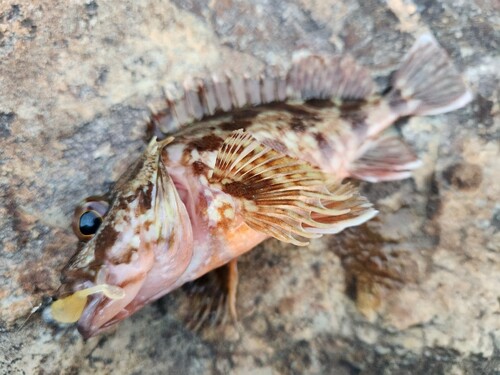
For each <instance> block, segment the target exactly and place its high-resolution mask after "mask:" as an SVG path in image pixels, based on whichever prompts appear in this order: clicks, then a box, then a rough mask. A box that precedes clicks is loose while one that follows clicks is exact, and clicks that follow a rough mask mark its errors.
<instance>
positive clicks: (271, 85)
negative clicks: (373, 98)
mask: <svg viewBox="0 0 500 375" xmlns="http://www.w3.org/2000/svg"><path fill="white" fill-rule="evenodd" d="M374 88H375V85H374V83H373V80H372V79H371V76H370V72H369V70H368V69H365V68H363V67H361V66H360V65H358V64H357V63H356V62H355V60H354V59H353V58H352V57H350V56H343V57H340V56H319V55H310V56H307V57H303V58H301V59H297V60H296V61H294V63H293V64H292V66H291V67H290V68H289V69H288V70H285V69H280V68H278V67H275V66H270V67H267V68H266V69H264V70H263V71H262V72H260V73H256V74H253V75H245V76H243V78H240V77H239V76H238V75H237V74H235V73H234V72H232V71H228V72H225V73H223V74H216V75H212V76H210V77H205V78H195V79H189V80H186V81H185V82H184V84H183V85H182V86H180V85H178V84H170V85H168V87H166V88H165V90H164V91H165V100H162V101H161V102H159V103H157V104H156V105H152V106H151V108H150V110H151V116H150V123H151V125H153V127H154V129H155V134H158V135H160V134H171V133H173V132H175V131H177V130H179V129H181V128H183V127H184V126H186V125H188V124H190V123H191V122H193V121H196V120H201V119H202V118H204V117H208V116H212V115H215V114H217V113H218V112H229V111H231V110H233V109H240V108H245V107H250V106H256V105H262V104H269V103H273V102H283V101H286V100H289V99H293V100H310V99H332V100H333V99H351V100H352V99H354V100H362V99H366V98H367V97H368V96H370V95H371V94H372V93H373V91H374Z"/></svg>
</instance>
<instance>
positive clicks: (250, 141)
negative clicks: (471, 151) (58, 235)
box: [51, 34, 473, 338]
mask: <svg viewBox="0 0 500 375" xmlns="http://www.w3.org/2000/svg"><path fill="white" fill-rule="evenodd" d="M376 91H377V90H376V85H375V83H374V81H373V79H372V77H371V73H370V71H369V70H368V69H366V68H365V67H362V66H360V65H359V64H358V63H357V62H356V61H355V59H353V58H352V57H350V56H348V55H344V56H328V55H307V56H302V57H300V58H299V59H296V60H295V61H294V62H293V63H292V64H291V66H290V67H289V68H288V69H287V70H284V71H283V70H279V69H276V67H269V68H267V69H265V70H264V71H262V72H261V73H260V74H258V75H243V76H241V75H236V74H232V73H227V74H226V75H223V76H215V75H214V76H211V77H208V78H204V79H193V80H190V81H188V82H187V83H185V84H184V86H182V87H180V88H179V87H177V88H176V89H175V90H170V91H169V92H167V94H166V100H165V104H164V108H162V109H160V110H154V111H152V116H151V124H153V125H154V134H155V136H153V137H152V139H151V141H150V142H149V144H148V145H147V147H146V150H145V152H144V154H143V155H142V156H141V158H140V159H139V160H137V161H136V162H135V164H133V165H132V166H131V167H130V168H128V169H127V171H126V172H125V173H124V174H123V175H122V176H121V177H120V178H119V179H118V181H117V182H116V183H115V185H114V187H113V189H112V190H111V191H110V192H109V193H107V194H106V195H105V196H102V197H89V198H87V199H85V200H84V201H83V202H82V203H81V204H80V205H79V206H78V207H77V208H76V209H75V213H74V217H73V224H72V225H73V229H74V231H75V233H76V234H77V236H78V237H79V239H80V240H81V245H80V246H79V249H78V250H77V252H76V254H75V255H74V256H73V257H72V258H71V259H70V261H69V262H68V264H67V265H66V266H65V268H64V269H63V271H62V276H61V287H60V288H59V290H58V295H57V299H56V300H55V301H54V302H53V303H52V305H51V312H52V316H53V318H54V319H55V320H56V321H58V322H62V323H75V322H76V323H77V327H78V330H79V332H80V333H81V334H82V336H84V337H86V338H87V337H91V336H94V335H97V334H99V333H101V332H104V331H106V330H108V329H110V327H113V326H115V325H116V324H117V323H118V322H120V321H122V320H123V319H125V318H127V317H128V316H130V315H132V314H134V313H135V312H137V311H138V310H140V309H141V308H142V307H144V306H145V305H147V304H149V303H151V302H152V301H155V300H157V299H159V298H160V297H162V296H164V295H165V294H167V293H169V292H171V291H173V290H175V289H177V288H179V287H181V286H183V285H186V284H189V283H192V282H195V281H196V280H202V279H206V278H209V280H210V281H209V283H208V284H207V285H210V287H206V288H201V289H200V290H201V291H202V293H204V296H203V303H202V304H201V305H203V306H202V308H203V309H204V312H202V313H199V312H196V311H193V316H196V317H197V319H200V321H202V320H203V319H205V318H206V316H207V314H209V313H211V312H214V311H216V312H217V314H216V315H217V316H223V317H227V316H229V317H231V318H232V319H237V311H236V295H237V285H238V282H239V280H238V268H237V261H238V258H239V257H240V256H242V255H243V254H245V253H247V252H248V251H250V250H251V249H253V248H254V247H255V246H257V245H258V244H259V243H261V242H262V241H264V240H266V239H268V238H274V239H277V240H278V241H283V242H286V243H291V244H294V245H297V246H307V245H308V244H309V242H310V241H311V240H312V239H315V238H319V237H321V236H323V235H327V234H337V233H339V232H341V231H342V230H344V229H346V228H349V227H353V226H357V225H360V224H363V223H365V222H366V221H368V220H370V219H372V218H373V217H374V216H375V215H376V214H377V210H376V209H375V208H374V206H373V205H372V204H371V203H370V202H369V201H368V200H367V199H366V198H365V197H363V196H362V195H361V194H360V192H359V191H358V188H357V187H356V186H355V185H354V184H353V183H352V182H345V180H346V179H357V180H361V181H368V182H372V183H375V182H380V181H392V180H400V179H404V178H408V177H410V176H411V174H412V171H413V170H415V169H416V168H418V167H419V166H420V165H421V162H420V160H419V159H418V157H417V156H416V154H415V153H414V151H413V150H412V149H411V147H410V146H408V145H407V144H406V143H405V142H404V140H403V139H402V138H401V137H400V135H399V134H398V132H397V131H396V130H395V129H394V126H392V125H393V124H394V123H395V122H396V120H398V119H400V118H402V117H408V116H424V115H437V114H441V113H446V112H449V111H453V110H456V109H458V108H461V107H463V106H465V105H467V104H468V103H469V102H470V101H471V100H472V97H473V96H472V93H471V91H470V90H469V88H468V87H467V85H466V83H465V82H464V80H463V79H462V77H461V75H460V74H459V72H458V71H457V70H456V69H455V67H454V66H453V64H452V62H451V60H450V58H449V57H448V55H447V53H446V52H445V51H444V50H443V49H442V47H440V46H439V44H438V42H437V41H436V40H435V38H434V37H433V36H431V35H429V34H424V35H422V36H420V37H419V38H418V39H417V40H416V42H415V44H414V45H413V47H412V48H411V49H410V50H409V51H408V53H407V54H406V55H405V57H404V58H403V60H402V62H401V64H400V67H399V68H398V69H397V70H396V72H395V73H394V74H393V76H392V79H391V82H390V87H389V88H388V89H387V90H385V91H384V93H383V94H377V92H376ZM193 309H195V306H193ZM203 317H205V318H203Z"/></svg>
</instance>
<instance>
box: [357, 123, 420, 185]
mask: <svg viewBox="0 0 500 375" xmlns="http://www.w3.org/2000/svg"><path fill="white" fill-rule="evenodd" d="M361 152H362V155H361V156H360V157H359V158H357V159H356V161H355V162H354V163H353V164H352V165H351V167H350V168H349V175H350V176H352V177H355V178H358V179H360V180H365V181H368V182H380V181H393V180H401V179H404V178H408V177H411V172H412V171H413V170H414V169H416V168H418V167H419V166H420V165H421V161H420V160H419V159H418V157H417V156H416V155H415V153H414V152H413V150H412V149H411V148H410V146H408V145H407V144H406V143H405V142H404V141H403V140H402V139H401V138H400V136H399V134H398V133H397V132H396V131H394V130H393V129H389V130H387V131H385V132H384V133H383V134H382V135H381V136H380V137H378V138H376V139H374V140H368V141H367V142H366V143H365V144H364V145H363V147H362V148H361Z"/></svg>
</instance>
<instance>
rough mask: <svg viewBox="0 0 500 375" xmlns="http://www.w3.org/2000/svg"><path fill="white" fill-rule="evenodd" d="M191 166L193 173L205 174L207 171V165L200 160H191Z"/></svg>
mask: <svg viewBox="0 0 500 375" xmlns="http://www.w3.org/2000/svg"><path fill="white" fill-rule="evenodd" d="M192 167H193V173H194V174H195V175H201V174H206V172H207V171H208V166H207V165H206V164H205V163H203V162H201V161H195V162H193V165H192Z"/></svg>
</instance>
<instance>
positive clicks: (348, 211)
mask: <svg viewBox="0 0 500 375" xmlns="http://www.w3.org/2000/svg"><path fill="white" fill-rule="evenodd" d="M211 182H212V183H214V184H220V185H221V189H222V190H223V191H224V192H226V193H227V194H230V195H232V196H233V197H234V198H237V199H240V201H241V204H242V211H243V212H242V215H243V218H244V220H245V223H246V224H247V225H248V226H250V227H251V228H253V229H255V230H258V231H261V232H263V233H266V234H267V235H269V236H272V237H275V238H277V239H279V240H281V241H284V242H290V243H293V244H295V245H301V246H303V245H307V244H308V241H307V240H308V239H310V238H317V237H320V236H321V235H322V234H326V233H337V232H339V231H340V230H341V229H339V228H342V229H343V228H345V227H347V226H352V225H357V224H361V223H362V222H364V221H366V220H368V219H370V218H371V217H373V216H374V215H375V214H376V211H375V210H373V208H372V207H371V205H370V204H369V203H368V202H367V201H366V200H363V199H360V197H359V196H358V195H357V193H356V192H355V189H354V188H353V187H352V186H350V185H339V184H334V183H331V182H329V181H328V178H327V176H326V175H325V174H324V173H323V172H321V171H320V170H319V169H317V168H315V167H313V166H311V165H310V164H308V163H306V162H303V161H300V160H297V159H295V158H292V157H290V156H287V155H284V154H281V153H279V152H277V151H275V150H273V149H271V148H269V147H267V146H264V145H262V144H261V143H259V142H258V141H257V140H255V138H254V137H253V136H251V135H250V134H249V133H246V132H244V131H241V130H237V131H235V132H233V133H232V134H231V136H229V137H228V138H227V139H226V140H225V141H224V144H223V145H222V147H221V149H220V150H219V153H218V155H217V159H216V162H215V168H214V170H213V174H212V177H211ZM327 185H331V186H333V187H334V188H333V189H330V190H328V189H327ZM329 206H330V207H329ZM314 217H317V218H318V220H315V219H314ZM336 218H337V219H336ZM354 218H359V220H357V221H356V220H353V219H354ZM341 222H342V223H341Z"/></svg>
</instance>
